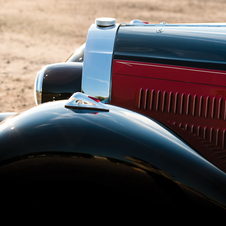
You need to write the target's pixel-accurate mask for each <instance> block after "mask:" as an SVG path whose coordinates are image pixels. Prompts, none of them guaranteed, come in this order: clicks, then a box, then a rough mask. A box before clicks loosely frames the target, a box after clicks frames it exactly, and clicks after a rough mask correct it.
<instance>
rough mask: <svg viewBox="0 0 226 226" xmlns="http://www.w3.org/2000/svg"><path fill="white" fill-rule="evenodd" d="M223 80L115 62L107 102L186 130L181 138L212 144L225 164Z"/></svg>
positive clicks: (225, 75) (222, 75)
mask: <svg viewBox="0 0 226 226" xmlns="http://www.w3.org/2000/svg"><path fill="white" fill-rule="evenodd" d="M225 81H226V71H217V70H209V69H199V68H188V67H181V66H173V65H160V64H152V63H143V62H134V61H125V60H114V61H113V71H112V99H111V103H112V104H114V105H118V106H121V107H125V108H128V109H131V110H134V111H137V112H140V113H142V114H145V115H147V116H150V117H152V118H154V119H156V120H158V121H160V122H161V123H163V124H165V125H167V126H169V127H172V125H174V128H175V125H176V126H177V127H179V128H181V130H183V131H184V130H185V131H188V133H182V131H181V132H179V134H180V135H181V136H182V137H183V138H184V139H185V140H187V141H188V140H189V139H190V138H191V136H194V135H195V136H197V137H199V138H200V139H202V142H203V140H204V142H208V145H209V143H210V144H211V145H213V146H214V148H215V150H216V152H219V153H218V154H219V156H220V157H219V158H221V161H223V162H225V163H226V152H225V150H226V142H225V139H226V82H225ZM172 128H173V127H172ZM177 132H178V129H177ZM221 149H223V153H220V151H219V150H221ZM221 151H222V150H221ZM214 154H215V155H217V154H216V153H215V152H214Z"/></svg>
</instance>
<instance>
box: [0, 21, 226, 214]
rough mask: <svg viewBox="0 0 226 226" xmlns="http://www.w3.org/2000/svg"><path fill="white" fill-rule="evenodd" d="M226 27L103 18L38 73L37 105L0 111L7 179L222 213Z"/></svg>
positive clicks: (0, 155) (1, 171)
mask: <svg viewBox="0 0 226 226" xmlns="http://www.w3.org/2000/svg"><path fill="white" fill-rule="evenodd" d="M225 28H226V25H225V24H171V25H170V24H166V23H161V24H147V23H144V22H141V21H139V20H134V21H132V22H131V23H129V24H116V21H115V19H112V18H101V19H97V20H96V23H95V24H93V25H92V26H91V27H90V30H89V32H88V36H87V41H86V43H85V44H84V45H83V46H81V47H80V48H79V49H78V50H77V51H76V52H75V53H74V54H73V55H72V56H71V57H70V58H69V59H68V60H67V61H66V62H65V63H59V64H53V65H47V66H45V67H43V69H42V70H41V71H40V72H38V75H37V78H36V82H35V101H36V104H37V105H38V106H37V107H35V108H33V109H30V110H28V111H26V112H23V113H21V114H18V115H13V116H12V115H11V114H10V113H5V114H1V117H2V119H3V118H6V117H8V116H12V117H10V118H9V119H6V120H5V121H3V122H2V123H1V124H0V148H1V151H0V161H1V167H0V178H1V180H2V181H5V180H6V181H8V182H7V183H6V184H5V186H6V188H7V189H8V186H7V185H9V184H13V183H15V184H20V186H22V185H24V184H25V185H28V184H29V186H30V185H31V184H33V183H34V187H35V188H36V187H37V185H39V186H40V184H42V183H47V182H48V184H49V183H50V182H51V183H52V184H54V187H57V186H60V185H62V183H61V182H62V181H64V183H65V184H66V185H67V186H65V187H66V190H67V189H68V187H70V189H69V190H70V192H72V190H73V193H77V194H82V199H81V202H83V201H84V197H86V202H89V203H90V202H91V201H90V200H95V201H96V200H98V201H100V200H102V201H105V203H104V205H107V202H106V199H107V200H108V201H109V200H111V202H110V205H111V204H112V202H113V200H114V201H115V200H117V201H118V202H119V203H120V202H121V204H122V203H123V204H122V205H123V206H124V205H126V204H127V206H130V207H131V206H133V207H137V206H140V205H144V203H149V204H151V206H149V208H150V209H151V210H152V211H153V210H154V209H157V210H158V211H159V208H160V209H161V210H165V211H166V212H167V211H168V212H170V211H172V210H173V211H175V209H176V210H177V211H179V210H183V211H184V210H186V211H190V212H193V213H197V212H196V211H197V210H200V208H201V209H202V210H205V214H206V213H212V214H214V215H219V216H220V215H221V214H223V213H224V212H225V208H226V150H225V149H226V144H225V136H226V134H225V131H226V98H225V92H226V86H225V84H224V81H225V76H226V54H225V53H226V39H225V36H226V30H225ZM58 181H60V182H58ZM66 181H67V182H66ZM56 184H57V185H56ZM69 184H70V185H69ZM72 184H73V185H72ZM34 187H33V189H34ZM103 194H104V195H103ZM38 197H39V198H40V196H38ZM44 197H45V198H46V196H44ZM97 197H98V198H97ZM79 198H81V197H76V200H77V201H78V199H79ZM95 198H96V199H95ZM122 200H124V201H123V202H122ZM108 204H109V203H108ZM157 207H159V208H157ZM199 214H200V211H199Z"/></svg>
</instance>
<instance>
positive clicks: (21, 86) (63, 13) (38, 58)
mask: <svg viewBox="0 0 226 226" xmlns="http://www.w3.org/2000/svg"><path fill="white" fill-rule="evenodd" d="M225 8H226V1H225V0H215V1H212V0H168V1H166V0H165V1H163V0H82V1H81V0H32V1H31V0H17V1H15V0H0V112H8V111H10V112H12V111H13V112H18V111H24V110H26V109H28V108H30V107H33V106H35V103H34V91H33V87H34V81H35V77H36V74H37V72H38V71H39V70H40V69H41V68H42V66H44V65H46V64H51V63H56V62H63V61H65V60H66V59H67V57H68V56H69V55H70V54H71V53H72V52H73V51H74V50H75V49H76V48H77V47H79V46H80V45H81V44H83V43H84V42H85V40H86V35H87V32H88V29H89V27H90V25H91V24H92V23H94V21H95V19H96V18H98V17H114V18H116V19H117V22H118V23H121V22H130V21H131V20H133V19H141V20H144V21H148V22H149V23H160V22H162V21H166V22H167V23H186V22H192V23H193V22H226V13H225Z"/></svg>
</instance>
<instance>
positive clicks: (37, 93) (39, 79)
mask: <svg viewBox="0 0 226 226" xmlns="http://www.w3.org/2000/svg"><path fill="white" fill-rule="evenodd" d="M44 75H45V68H44V67H43V68H42V69H41V70H40V71H39V72H38V73H37V76H36V79H35V87H34V97H35V103H36V105H39V104H41V103H42V85H43V79H44Z"/></svg>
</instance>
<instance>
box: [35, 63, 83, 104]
mask: <svg viewBox="0 0 226 226" xmlns="http://www.w3.org/2000/svg"><path fill="white" fill-rule="evenodd" d="M82 68H83V63H69V62H67V63H59V64H51V65H47V66H45V67H44V68H43V69H42V70H40V71H39V72H38V74H37V77H36V81H35V88H34V90H35V102H36V104H37V105H38V104H42V103H45V102H49V101H55V100H64V99H69V98H70V96H71V95H72V94H73V93H75V92H81V79H82Z"/></svg>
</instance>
